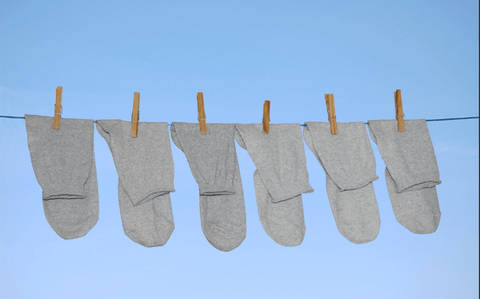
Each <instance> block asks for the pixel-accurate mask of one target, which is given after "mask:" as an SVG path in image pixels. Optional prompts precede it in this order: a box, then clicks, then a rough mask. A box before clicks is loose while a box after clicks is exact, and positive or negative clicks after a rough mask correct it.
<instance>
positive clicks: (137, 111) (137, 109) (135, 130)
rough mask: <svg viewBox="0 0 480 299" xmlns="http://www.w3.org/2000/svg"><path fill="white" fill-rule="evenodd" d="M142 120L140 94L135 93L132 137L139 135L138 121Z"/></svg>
mask: <svg viewBox="0 0 480 299" xmlns="http://www.w3.org/2000/svg"><path fill="white" fill-rule="evenodd" d="M139 120H140V93H139V92H134V93H133V111H132V137H137V135H138V121H139Z"/></svg>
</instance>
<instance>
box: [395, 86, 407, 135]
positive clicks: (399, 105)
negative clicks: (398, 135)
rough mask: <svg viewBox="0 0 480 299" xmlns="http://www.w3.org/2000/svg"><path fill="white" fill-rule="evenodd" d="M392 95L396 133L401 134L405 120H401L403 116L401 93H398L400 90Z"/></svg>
mask: <svg viewBox="0 0 480 299" xmlns="http://www.w3.org/2000/svg"><path fill="white" fill-rule="evenodd" d="M394 95H395V111H396V118H397V125H398V131H401V132H403V131H405V120H404V119H403V117H404V116H405V114H404V113H403V105H402V92H401V91H400V89H397V91H395V92H394Z"/></svg>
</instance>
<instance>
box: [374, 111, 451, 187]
mask: <svg viewBox="0 0 480 299" xmlns="http://www.w3.org/2000/svg"><path fill="white" fill-rule="evenodd" d="M368 127H369V130H370V136H371V137H372V140H373V141H374V142H375V143H376V144H377V145H378V149H379V151H380V154H381V156H382V159H383V160H384V161H385V165H386V166H387V168H388V172H389V173H390V175H391V177H392V179H393V181H394V184H395V189H396V190H397V192H404V191H415V190H420V189H422V188H430V187H433V186H436V185H438V184H441V181H440V173H439V171H438V166H437V159H436V156H435V151H434V148H433V144H432V140H431V138H430V134H429V132H428V126H427V123H426V121H425V120H424V119H412V120H405V131H402V132H400V131H398V128H397V121H396V120H372V121H369V125H368Z"/></svg>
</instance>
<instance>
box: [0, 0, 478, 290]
mask: <svg viewBox="0 0 480 299" xmlns="http://www.w3.org/2000/svg"><path fill="white" fill-rule="evenodd" d="M478 9H479V7H478V1H463V0H462V1H311V0H310V1H301V0H300V1H265V0H259V1H168V2H167V1H75V2H74V1H42V2H38V1H9V2H7V1H1V2H0V115H15V116H23V115H24V114H38V115H48V116H53V111H54V102H55V88H56V87H57V86H63V89H64V91H63V117H65V118H84V119H123V120H130V117H131V113H132V111H131V109H132V102H133V92H140V97H141V100H140V111H141V114H140V120H141V121H167V122H169V123H171V122H172V121H184V122H196V121H197V106H196V94H197V92H199V91H201V92H203V93H204V98H205V109H206V115H207V123H209V122H210V123H259V122H261V119H262V109H263V102H264V101H265V100H270V101H271V114H270V118H271V122H272V123H303V122H305V121H327V112H326V107H325V100H324V96H323V95H324V94H325V93H333V94H334V96H335V107H336V114H337V121H338V122H351V121H367V120H370V119H371V120H374V119H392V118H394V116H395V106H394V99H393V92H394V91H395V90H396V89H401V90H402V96H403V107H404V112H405V118H406V119H418V118H426V119H429V118H447V117H461V116H476V115H478V110H479V101H478V99H479V92H478V91H479V84H478V82H479V67H478V66H479V58H478V56H479V39H478V36H479V31H478V23H479V15H478ZM428 125H429V131H430V135H431V138H432V142H433V144H434V147H435V152H436V156H437V160H438V165H439V169H440V179H441V180H442V184H441V185H439V186H437V191H438V197H439V202H440V209H441V211H442V219H441V222H440V226H439V228H438V230H437V231H436V232H435V233H433V234H431V235H415V234H413V233H411V232H409V231H408V230H406V229H405V228H404V227H403V226H401V225H400V224H399V223H398V222H397V221H396V219H395V217H394V214H393V211H392V207H391V204H390V200H389V197H388V193H387V190H386V184H385V178H384V167H385V165H384V163H383V160H382V159H381V156H380V155H379V152H378V149H377V147H376V145H375V144H373V142H372V147H373V149H374V152H375V157H376V163H377V175H378V176H379V177H380V178H379V180H377V181H375V182H374V188H375V193H376V197H377V202H378V206H379V210H380V218H381V227H380V233H379V235H378V237H377V239H376V240H375V241H373V242H370V243H367V244H363V245H355V244H353V243H350V242H349V241H348V240H346V239H345V238H344V237H343V236H342V235H341V234H340V232H339V231H338V230H337V228H336V226H335V221H334V218H333V215H332V212H331V209H330V206H329V203H328V198H327V195H326V191H325V174H324V171H323V169H322V168H321V166H320V165H319V163H318V162H317V161H316V159H315V157H314V155H313V154H312V153H311V152H310V150H309V149H308V148H307V147H306V146H305V152H306V157H307V169H308V171H309V177H310V179H309V180H310V184H311V185H312V187H313V188H314V189H315V192H314V193H311V194H305V195H304V196H303V203H304V210H305V223H306V227H307V230H306V235H305V239H304V242H303V244H302V245H300V246H298V247H294V248H287V247H282V246H280V245H278V244H276V243H275V242H274V241H273V240H272V239H270V237H268V235H267V234H266V233H265V231H264V230H263V228H262V226H261V223H260V221H259V218H258V213H257V206H256V201H255V190H254V186H253V172H254V170H255V167H254V165H253V162H252V161H251V159H250V157H249V156H248V154H247V152H246V151H245V150H243V149H241V148H240V147H238V146H237V152H238V157H239V164H240V172H241V175H242V181H243V189H244V193H245V205H246V212H247V237H246V239H245V241H244V242H243V243H242V245H240V247H238V248H237V249H235V250H233V251H231V252H228V253H224V252H220V251H218V250H216V249H215V248H213V247H212V246H211V245H210V244H209V243H208V241H207V240H206V239H205V237H204V236H203V233H202V230H201V226H200V214H199V204H198V203H199V200H198V187H197V184H196V183H195V181H194V179H193V176H192V174H191V172H190V169H189V167H188V164H187V161H186V159H185V156H184V154H183V153H182V152H181V151H180V150H178V148H177V147H175V146H174V145H173V143H172V152H173V157H174V164H175V189H176V192H175V193H172V196H171V198H172V206H173V213H174V219H175V231H174V232H173V234H172V236H171V238H170V240H169V241H168V243H167V244H166V245H165V246H163V247H157V248H150V249H148V248H144V247H142V246H140V245H138V244H136V243H133V242H132V241H130V239H129V238H128V237H126V236H125V235H124V233H123V230H122V225H121V219H120V213H119V206H118V199H117V179H118V177H117V173H116V171H115V167H114V164H113V159H112V156H111V153H110V151H109V149H108V147H107V144H106V142H105V141H104V139H103V138H102V137H101V136H100V135H99V134H98V133H97V132H95V137H94V138H95V139H94V142H95V157H96V163H97V164H96V165H97V172H98V185H99V194H100V218H99V221H98V223H97V225H96V226H95V227H94V228H93V229H92V230H91V231H90V232H89V233H88V234H87V235H86V236H85V237H82V238H79V239H75V240H69V241H66V240H63V239H61V238H60V237H58V236H57V235H56V234H55V232H54V231H53V230H52V229H51V228H50V226H49V224H48V223H47V221H46V219H45V215H44V213H43V207H42V201H41V188H40V186H39V185H38V183H37V182H36V179H35V176H34V173H33V169H32V166H31V163H30V157H29V152H28V148H27V140H26V131H25V124H24V121H23V120H10V119H0V144H1V145H2V146H1V147H0V157H1V158H0V166H1V169H2V171H1V172H0V190H1V191H2V192H1V196H0V297H1V298H132V297H136V298H159V297H160V298H189V297H196V298H293V297H295V298H478V295H479V285H478V280H479V274H478V271H479V261H478V254H479V246H478V244H479V234H478V231H479V228H478V227H479V206H478V202H479V192H478V191H479V188H478V179H479V177H478V170H479V169H478V163H479V161H478V145H479V138H478V136H479V131H478V128H479V125H478V120H465V121H450V122H430V123H429V124H428Z"/></svg>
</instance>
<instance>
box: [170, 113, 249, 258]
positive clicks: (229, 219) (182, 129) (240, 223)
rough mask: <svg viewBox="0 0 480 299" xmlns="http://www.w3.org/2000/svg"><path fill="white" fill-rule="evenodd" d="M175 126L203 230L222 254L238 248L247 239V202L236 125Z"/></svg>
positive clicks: (173, 135) (172, 127)
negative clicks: (193, 183) (196, 191)
mask: <svg viewBox="0 0 480 299" xmlns="http://www.w3.org/2000/svg"><path fill="white" fill-rule="evenodd" d="M207 127H208V132H207V133H206V134H201V133H200V128H199V125H198V124H194V123H173V124H172V126H171V128H170V132H171V136H172V140H173V142H174V143H175V145H176V146H177V147H178V148H179V149H180V150H181V151H183V152H184V153H185V156H186V158H187V160H188V163H189V165H190V170H191V171H192V174H193V177H194V178H195V180H196V182H197V184H198V187H199V193H200V217H201V224H202V230H203V233H204V235H205V237H206V238H207V240H208V242H210V244H212V246H214V247H215V248H217V249H218V250H222V251H230V250H233V249H235V248H236V247H238V246H239V245H240V244H241V243H242V242H243V240H244V239H245V236H246V214H245V201H244V197H243V188H242V181H241V177H240V169H239V166H238V160H237V153H236V149H235V140H234V125H233V124H208V125H207Z"/></svg>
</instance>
